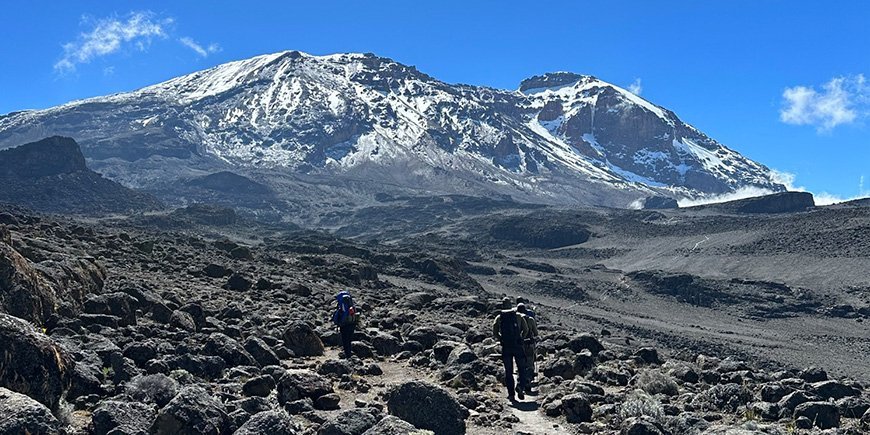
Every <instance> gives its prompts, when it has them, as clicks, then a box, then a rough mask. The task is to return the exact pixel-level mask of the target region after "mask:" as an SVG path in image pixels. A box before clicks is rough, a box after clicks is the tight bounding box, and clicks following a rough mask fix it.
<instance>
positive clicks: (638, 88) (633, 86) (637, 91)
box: [628, 79, 643, 96]
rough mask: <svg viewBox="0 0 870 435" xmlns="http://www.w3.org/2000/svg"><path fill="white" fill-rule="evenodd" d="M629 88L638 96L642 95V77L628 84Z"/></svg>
mask: <svg viewBox="0 0 870 435" xmlns="http://www.w3.org/2000/svg"><path fill="white" fill-rule="evenodd" d="M628 90H629V91H630V92H631V93H632V94H634V95H637V96H640V93H641V92H643V86H641V84H640V79H634V81H633V82H631V84H630V85H628Z"/></svg>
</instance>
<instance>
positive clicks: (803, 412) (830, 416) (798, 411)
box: [794, 402, 840, 429]
mask: <svg viewBox="0 0 870 435" xmlns="http://www.w3.org/2000/svg"><path fill="white" fill-rule="evenodd" d="M798 417H806V418H808V419H810V421H812V422H813V424H814V425H815V426H816V427H818V428H820V429H830V428H832V427H838V426H840V411H839V410H838V409H837V406H836V405H834V404H833V403H830V402H806V403H801V404H800V405H798V406H797V407H796V408H795V409H794V418H798Z"/></svg>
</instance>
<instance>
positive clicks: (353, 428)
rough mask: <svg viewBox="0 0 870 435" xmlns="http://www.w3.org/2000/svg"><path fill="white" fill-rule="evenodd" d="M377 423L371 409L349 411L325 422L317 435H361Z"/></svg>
mask: <svg viewBox="0 0 870 435" xmlns="http://www.w3.org/2000/svg"><path fill="white" fill-rule="evenodd" d="M377 421H378V419H377V417H375V416H374V414H373V413H372V410H371V409H368V410H367V409H349V410H347V411H342V412H341V413H339V414H338V415H336V416H334V417H332V418H330V419H329V420H327V421H326V423H324V424H323V425H322V426H320V430H319V431H317V435H362V434H363V433H364V432H365V431H366V430H368V429H370V428H371V427H372V426H374V425H375V423H377Z"/></svg>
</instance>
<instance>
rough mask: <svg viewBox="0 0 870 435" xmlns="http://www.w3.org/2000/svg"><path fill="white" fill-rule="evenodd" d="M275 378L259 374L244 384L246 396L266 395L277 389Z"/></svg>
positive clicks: (243, 389)
mask: <svg viewBox="0 0 870 435" xmlns="http://www.w3.org/2000/svg"><path fill="white" fill-rule="evenodd" d="M275 385H276V382H275V379H274V378H273V377H271V376H269V375H263V376H257V377H254V378H251V379H249V380H248V381H247V382H245V384H244V385H242V392H244V393H245V395H246V396H257V397H266V396H268V395H269V394H270V393H271V392H272V390H274V389H275Z"/></svg>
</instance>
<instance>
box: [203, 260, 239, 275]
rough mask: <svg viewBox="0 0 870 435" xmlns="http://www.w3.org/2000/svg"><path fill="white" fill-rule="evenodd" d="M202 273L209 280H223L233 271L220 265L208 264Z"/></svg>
mask: <svg viewBox="0 0 870 435" xmlns="http://www.w3.org/2000/svg"><path fill="white" fill-rule="evenodd" d="M202 273H203V274H205V276H208V277H211V278H223V277H225V276H227V275H231V274H232V273H233V271H232V270H230V269H228V268H226V267H224V266H221V265H220V264H214V263H210V264H208V265H207V266H205V267H204V268H203V269H202Z"/></svg>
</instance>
